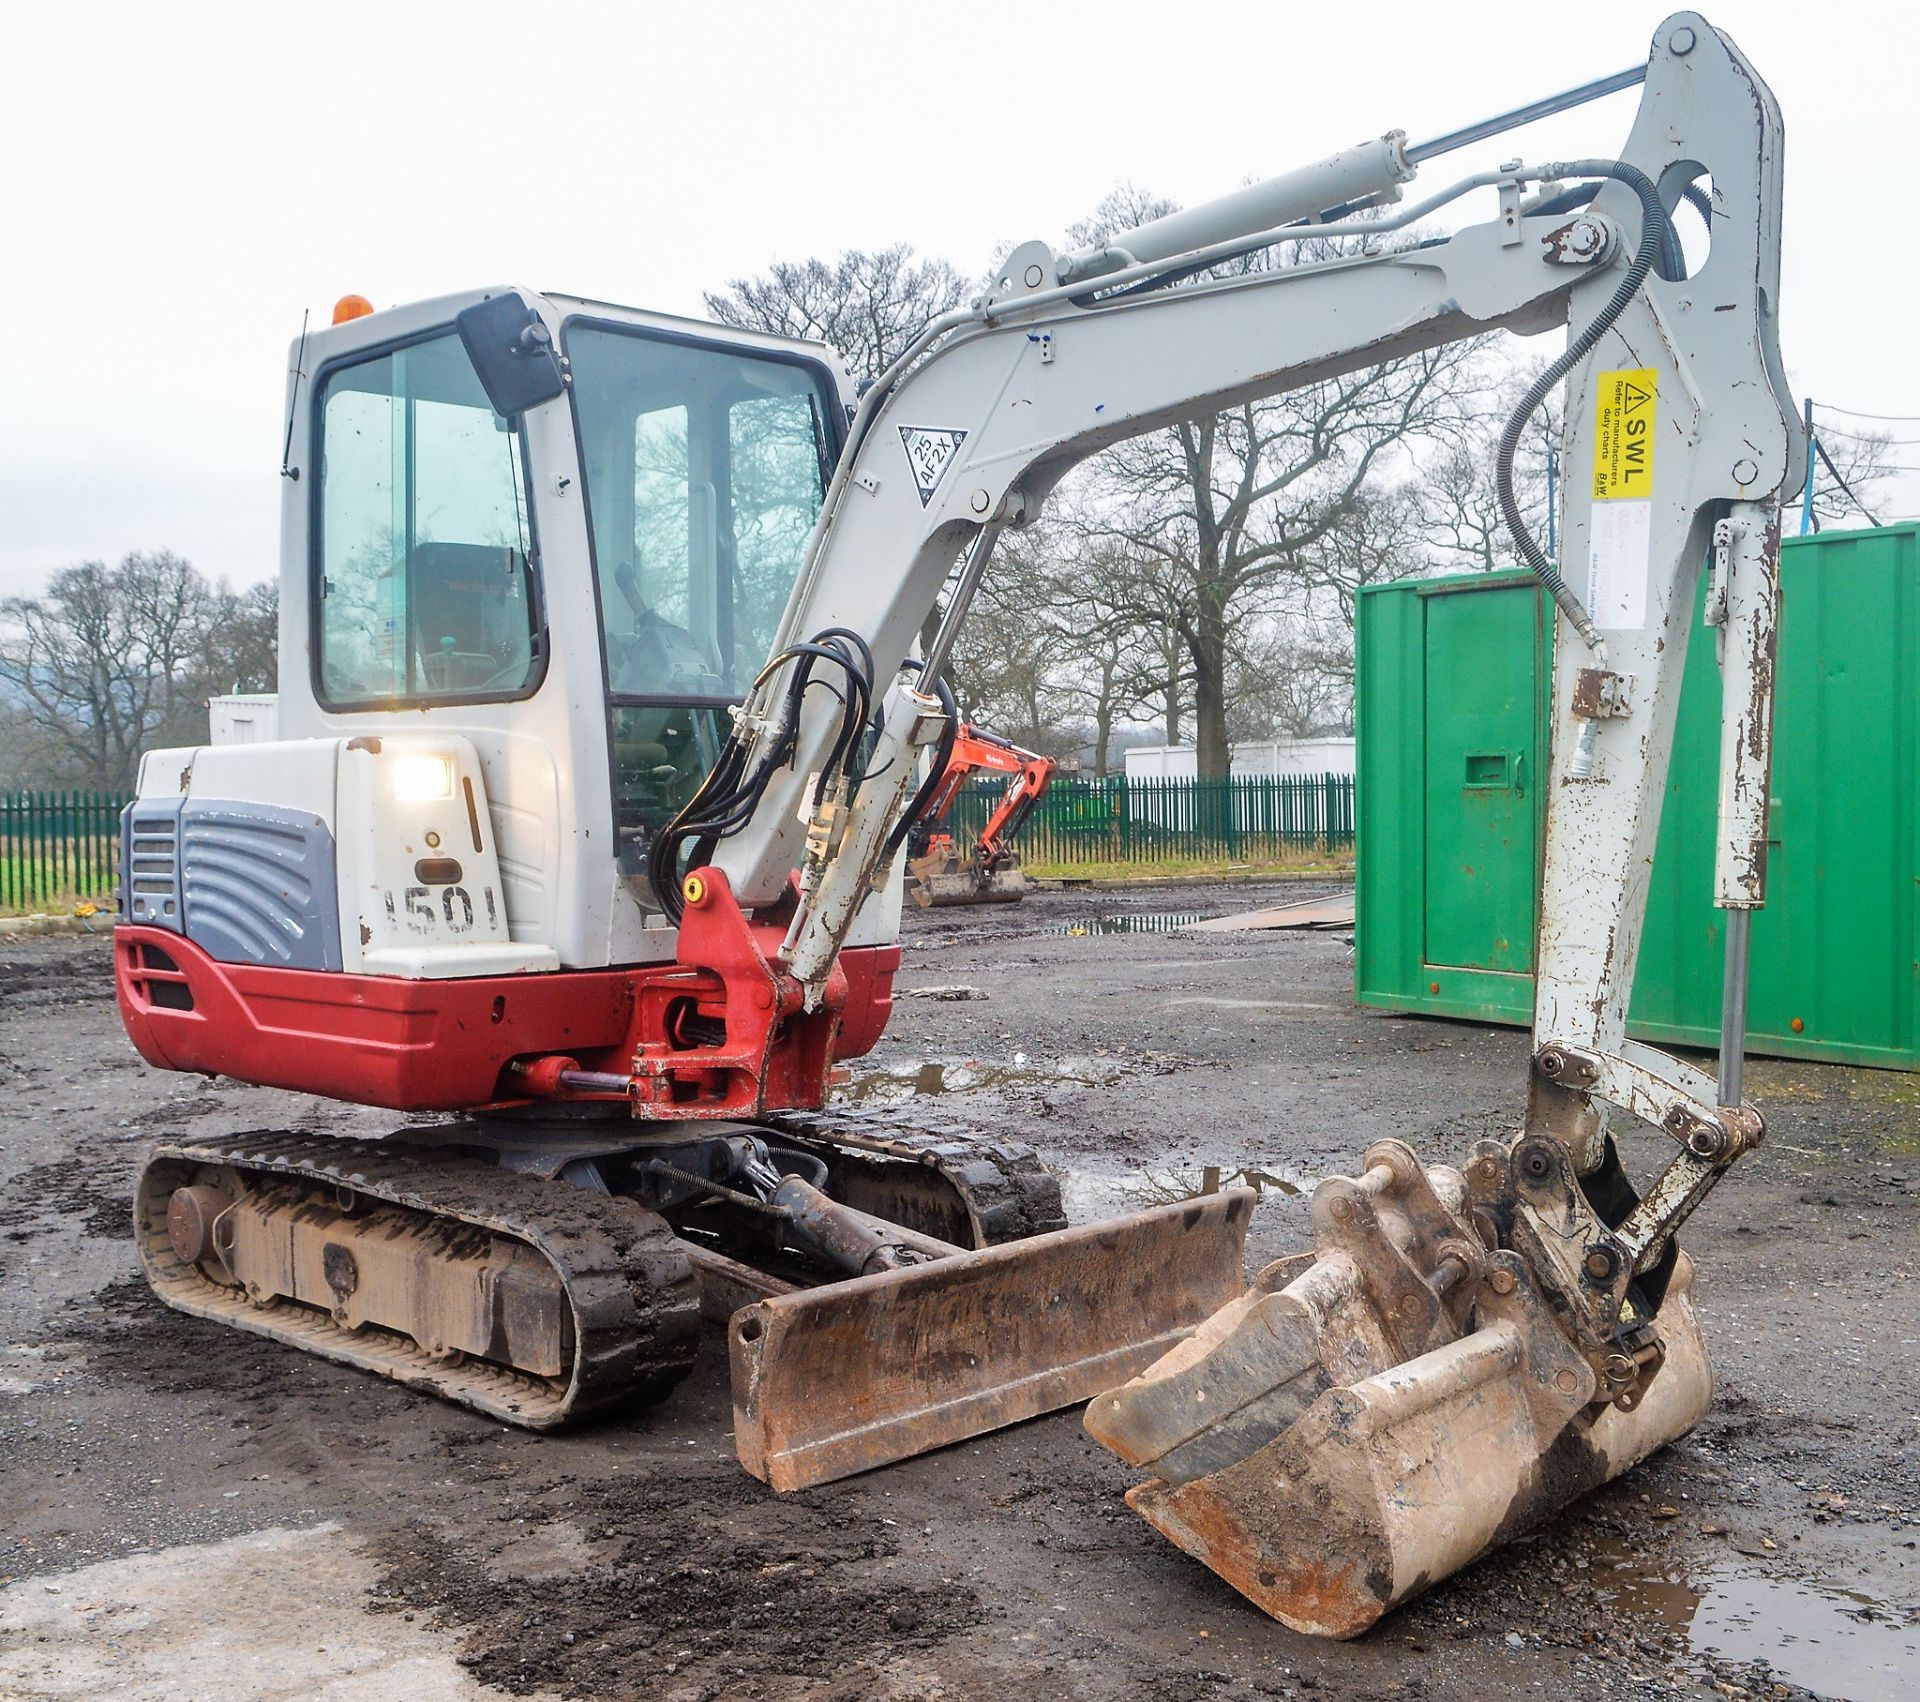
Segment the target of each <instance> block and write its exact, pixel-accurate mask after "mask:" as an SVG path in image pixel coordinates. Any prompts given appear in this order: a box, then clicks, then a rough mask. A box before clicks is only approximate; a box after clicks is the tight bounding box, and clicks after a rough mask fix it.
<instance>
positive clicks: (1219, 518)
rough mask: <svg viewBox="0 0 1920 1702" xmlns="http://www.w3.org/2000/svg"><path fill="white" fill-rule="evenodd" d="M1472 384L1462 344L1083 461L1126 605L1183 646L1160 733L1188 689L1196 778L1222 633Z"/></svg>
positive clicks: (1264, 261)
mask: <svg viewBox="0 0 1920 1702" xmlns="http://www.w3.org/2000/svg"><path fill="white" fill-rule="evenodd" d="M1170 206H1171V204H1170V203H1168V202H1166V201H1163V200H1159V199H1157V198H1155V197H1153V196H1152V195H1150V194H1148V193H1147V192H1145V191H1142V190H1140V189H1138V188H1135V187H1132V186H1127V187H1125V188H1122V189H1120V190H1117V191H1115V192H1114V194H1112V195H1110V196H1109V197H1108V198H1107V199H1106V201H1104V202H1103V203H1102V204H1101V206H1100V207H1099V208H1098V209H1097V210H1096V212H1095V214H1094V216H1093V218H1092V219H1091V220H1089V221H1088V222H1087V223H1086V224H1085V225H1083V226H1081V227H1079V228H1077V229H1076V230H1075V231H1074V232H1073V236H1074V238H1075V240H1076V241H1087V242H1096V241H1101V240H1104V239H1106V238H1107V237H1109V236H1110V235H1111V234H1112V233H1113V232H1115V231H1116V230H1118V229H1121V228H1124V227H1125V226H1126V225H1129V224H1132V223H1135V222H1137V221H1138V220H1140V219H1142V218H1151V217H1154V216H1157V215H1158V214H1160V213H1164V212H1166V211H1168V210H1169V208H1170ZM1343 252H1344V250H1343V249H1341V248H1339V247H1337V246H1335V245H1332V244H1328V243H1324V242H1314V243H1303V244H1300V245H1298V246H1297V247H1295V248H1291V249H1288V250H1286V251H1283V252H1279V253H1277V254H1272V255H1256V256H1251V257H1249V258H1247V259H1244V260H1240V261H1235V262H1233V263H1232V264H1231V266H1230V267H1229V268H1227V269H1226V270H1228V271H1230V272H1235V273H1239V272H1247V271H1259V270H1267V269H1271V268H1275V267H1282V268H1284V267H1290V266H1296V265H1307V264H1315V263H1319V262H1323V261H1327V260H1330V259H1334V258H1337V257H1338V256H1339V255H1340V254H1341V253H1343ZM1483 388H1484V381H1483V378H1482V376H1481V373H1480V370H1479V361H1478V357H1477V350H1476V347H1475V345H1471V344H1468V345H1455V346H1452V347H1443V348H1440V349H1434V350H1429V351H1426V352H1424V353H1422V354H1417V355H1413V356H1409V357H1407V358H1405V359H1402V360H1397V361H1392V362H1389V363H1388V364H1386V365H1384V366H1379V367H1374V368H1370V369H1366V370H1362V371H1359V372H1355V373H1351V374H1347V375H1345V376H1342V377H1339V378H1334V379H1329V380H1326V381H1324V382H1322V383H1319V384H1315V385H1310V386H1308V387H1306V388H1304V389H1301V390H1297V391H1294V392H1291V393H1290V394H1288V395H1285V396H1281V397H1277V398H1274V399H1272V400H1270V401H1265V402H1250V403H1247V404H1245V405H1243V406H1241V407H1239V408H1235V409H1233V410H1231V411H1229V412H1227V413H1223V414H1220V415H1217V416H1215V417H1212V418H1207V419H1201V420H1196V421H1193V422H1190V423H1188V424H1184V425H1180V426H1176V427H1173V428H1172V429H1170V430H1167V431H1161V432H1154V433H1151V434H1149V435H1147V436H1145V437H1142V438H1137V439H1134V440H1132V441H1129V442H1126V443H1122V444H1119V445H1117V446H1116V447H1114V448H1113V449H1111V450H1108V451H1107V452H1106V453H1105V454H1103V455H1102V456H1100V457H1099V458H1098V459H1097V460H1096V461H1095V462H1093V463H1091V464H1090V466H1089V468H1088V469H1087V471H1086V473H1085V475H1084V482H1083V486H1082V489H1083V493H1084V495H1083V507H1084V508H1085V509H1087V510H1088V511H1089V512H1091V514H1092V515H1093V516H1094V518H1093V520H1092V522H1091V526H1090V528H1089V530H1090V531H1092V532H1094V533H1097V534H1098V535H1100V536H1104V537H1105V538H1107V539H1109V540H1111V541H1112V542H1113V543H1114V544H1116V545H1117V546H1119V547H1120V548H1121V549H1122V550H1123V551H1124V553H1125V554H1126V556H1127V557H1128V558H1130V559H1132V560H1135V561H1138V562H1141V563H1143V564H1151V569H1150V572H1148V573H1146V574H1145V575H1143V578H1142V585H1143V593H1144V594H1143V597H1142V603H1143V605H1147V606H1150V607H1151V609H1152V615H1153V618H1156V619H1158V620H1160V621H1163V622H1164V623H1166V625H1167V626H1168V627H1170V628H1171V629H1172V632H1173V633H1174V634H1175V635H1177V638H1178V644H1179V649H1180V650H1181V651H1182V652H1183V653H1184V664H1185V665H1184V668H1182V669H1180V670H1178V671H1175V670H1172V669H1169V671H1168V672H1169V678H1168V682H1167V687H1166V689H1165V692H1164V695H1165V698H1166V700H1167V702H1168V707H1169V711H1170V713H1169V715H1168V721H1169V732H1170V733H1172V732H1173V730H1174V728H1175V727H1176V726H1177V724H1178V721H1179V718H1180V712H1181V709H1182V708H1183V706H1182V705H1180V704H1179V702H1178V699H1179V698H1180V696H1181V695H1182V694H1183V690H1184V687H1185V685H1186V684H1187V681H1188V680H1190V683H1191V691H1192V697H1191V704H1192V711H1193V720H1194V729H1195V744H1196V746H1197V747H1198V749H1197V756H1198V767H1199V772H1200V773H1201V774H1202V775H1204V776H1208V777H1223V776H1225V775H1226V774H1227V773H1228V771H1229V766H1230V756H1229V731H1228V722H1229V718H1230V716H1229V709H1230V698H1231V691H1230V678H1229V676H1230V672H1231V660H1232V656H1233V650H1234V634H1235V631H1236V628H1238V627H1240V626H1242V625H1244V624H1245V623H1246V622H1247V621H1249V620H1251V619H1253V618H1256V617H1257V615H1258V614H1259V613H1260V612H1261V611H1262V610H1263V609H1267V608H1271V607H1272V606H1274V604H1275V602H1276V601H1277V599H1278V588H1279V586H1280V584H1281V582H1283V581H1285V580H1286V579H1288V578H1289V577H1290V576H1298V575H1300V574H1301V573H1302V572H1303V570H1305V569H1306V567H1307V566H1308V564H1309V563H1310V562H1311V561H1312V559H1313V556H1314V552H1315V551H1316V549H1317V548H1318V547H1319V546H1320V545H1321V544H1322V543H1323V541H1324V540H1325V539H1326V538H1327V537H1328V535H1329V534H1330V533H1331V532H1333V531H1334V529H1335V528H1336V527H1338V526H1339V525H1341V524H1342V523H1343V522H1346V521H1349V520H1350V518H1351V516H1352V514H1353V513H1354V511H1355V509H1356V506H1357V505H1360V504H1363V503H1366V502H1369V501H1371V500H1373V498H1374V493H1375V491H1376V490H1377V488H1378V487H1379V486H1380V485H1381V484H1382V482H1383V481H1384V480H1386V479H1387V477H1388V476H1389V475H1390V473H1391V472H1392V471H1393V470H1394V469H1395V468H1397V467H1400V466H1402V465H1404V463H1405V461H1406V460H1407V458H1408V457H1409V456H1410V455H1411V454H1413V453H1414V452H1415V451H1416V449H1417V448H1418V447H1420V446H1422V445H1426V444H1435V443H1447V442H1451V441H1455V440H1457V438H1458V435H1459V432H1460V428H1461V426H1462V424H1463V422H1464V421H1465V420H1466V419H1468V418H1470V417H1471V414H1472V411H1473V408H1474V406H1475V405H1477V404H1478V402H1479V400H1480V393H1481V391H1482V389H1483ZM1182 675H1184V676H1186V678H1184V679H1183V678H1182V677H1181V676H1182Z"/></svg>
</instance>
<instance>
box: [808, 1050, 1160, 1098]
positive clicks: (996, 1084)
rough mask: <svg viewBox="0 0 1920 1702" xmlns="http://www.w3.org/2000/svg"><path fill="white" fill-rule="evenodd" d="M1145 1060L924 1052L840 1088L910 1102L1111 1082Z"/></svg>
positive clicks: (846, 1093) (845, 1094) (847, 1093)
mask: <svg viewBox="0 0 1920 1702" xmlns="http://www.w3.org/2000/svg"><path fill="white" fill-rule="evenodd" d="M1143 1068H1145V1065H1144V1063H1142V1062H1138V1061H1135V1060H1132V1059H1128V1058H1120V1057H1084V1058H1033V1057H1029V1056H1028V1055H1027V1054H1026V1053H1025V1052H1016V1053H1014V1054H1013V1056H1012V1057H1011V1058H924V1059H917V1060H914V1061H912V1062H908V1063H904V1064H892V1065H889V1066H888V1067H887V1068H885V1069H880V1070H868V1071H865V1072H864V1073H862V1074H860V1075H857V1076H855V1077H854V1078H853V1080H852V1081H850V1082H848V1083H847V1084H846V1085H845V1086H844V1087H842V1088H841V1089H840V1090H839V1094H840V1097H841V1098H842V1099H845V1100H848V1101H850V1102H851V1103H853V1104H855V1105H873V1106H878V1105H906V1104H909V1103H911V1102H912V1101H913V1100H916V1099H939V1098H944V1097H946V1096H948V1095H950V1094H961V1093H983V1092H987V1091H989V1090H991V1089H994V1088H1016V1089H1018V1088H1029V1089H1031V1088H1042V1089H1044V1088H1069V1089H1072V1088H1084V1087H1106V1086H1108V1085H1109V1084H1110V1083H1113V1082H1117V1081H1123V1080H1124V1079H1125V1078H1126V1077H1128V1076H1131V1075H1138V1074H1139V1073H1140V1071H1141V1070H1142V1069H1143Z"/></svg>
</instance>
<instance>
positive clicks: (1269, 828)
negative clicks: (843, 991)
mask: <svg viewBox="0 0 1920 1702" xmlns="http://www.w3.org/2000/svg"><path fill="white" fill-rule="evenodd" d="M1004 785H1005V782H1004V781H1002V780H1001V779H999V778H998V777H982V778H980V779H976V780H974V781H971V782H969V784H968V785H967V786H966V787H965V788H964V789H963V790H962V791H961V793H960V795H959V797H958V798H956V799H955V800H954V805H953V809H952V811H951V813H950V815H949V817H948V820H949V822H950V823H951V825H952V828H953V833H954V838H955V839H956V840H957V841H958V842H960V843H961V844H963V845H968V844H971V843H972V842H973V841H974V840H975V839H976V838H978V837H979V834H980V830H981V828H982V827H984V826H985V825H986V820H987V817H988V816H990V815H991V814H992V813H993V808H994V805H995V804H997V803H998V802H999V800H1000V794H1001V790H1002V788H1003V786H1004ZM1352 844H1353V776H1352V775H1351V774H1252V775H1238V776H1236V777H1234V778H1233V779H1231V780H1128V779H1125V778H1124V777H1122V776H1119V775H1116V776H1114V777H1113V778H1111V779H1108V780H1074V779H1067V778H1064V777H1063V778H1057V779H1055V781H1054V783H1053V785H1052V786H1051V787H1049V788H1048V790H1047V795H1046V796H1045V797H1044V798H1042V799H1041V800H1040V803H1039V806H1038V807H1037V808H1036V809H1035V810H1034V812H1033V814H1032V815H1031V816H1029V817H1028V818H1027V823H1026V825H1025V826H1024V827H1023V828H1021V830H1020V837H1019V841H1018V849H1019V851H1020V855H1021V858H1022V860H1023V861H1025V862H1028V863H1042V864H1044V863H1140V864H1152V863H1159V862H1174V861H1179V860H1183V859H1195V858H1199V859H1205V858H1230V859H1233V860H1236V861H1250V862H1258V861H1264V860H1268V859H1278V858H1281V857H1284V856H1286V855H1288V854H1289V853H1297V852H1300V851H1310V850H1337V849H1343V848H1345V847H1347V846H1350V845H1352Z"/></svg>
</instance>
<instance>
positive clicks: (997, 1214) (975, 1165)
mask: <svg viewBox="0 0 1920 1702" xmlns="http://www.w3.org/2000/svg"><path fill="white" fill-rule="evenodd" d="M766 1122H767V1124H768V1125H769V1126H770V1127H772V1128H776V1129H779V1130H782V1131H783V1132H785V1133H787V1134H790V1135H797V1136H799V1137H801V1138H802V1139H803V1140H809V1141H818V1142H826V1143H831V1142H832V1141H833V1139H834V1135H835V1133H836V1131H842V1132H845V1133H848V1134H853V1135H857V1136H859V1137H860V1139H861V1140H862V1141H869V1142H874V1143H884V1145H885V1149H886V1150H885V1151H884V1152H883V1153H881V1154H879V1155H878V1156H882V1157H895V1158H902V1159H910V1160H913V1161H915V1162H917V1163H921V1164H930V1165H932V1167H933V1168H934V1169H935V1170H936V1171H938V1172H939V1174H940V1175H942V1176H944V1177H945V1178H946V1179H947V1181H948V1182H949V1183H951V1184H952V1186H953V1188H954V1190H955V1192H957V1193H958V1194H959V1195H960V1197H961V1199H963V1200H964V1201H965V1202H966V1205H967V1210H968V1212H969V1213H970V1214H971V1216H972V1218H973V1221H974V1230H975V1240H974V1245H975V1246H977V1247H997V1246H1000V1245H1001V1244H1002V1243H1004V1242H1008V1241H1024V1240H1025V1239H1026V1238H1027V1237H1028V1236H1030V1235H1045V1234H1048V1233H1049V1232H1050V1231H1052V1230H1055V1229H1065V1228H1066V1226H1067V1216H1066V1212H1065V1210H1064V1208H1063V1207H1062V1206H1061V1203H1060V1180H1059V1178H1058V1177H1057V1176H1055V1175H1054V1174H1053V1172H1052V1171H1050V1170H1049V1169H1047V1167H1046V1166H1045V1165H1044V1164H1042V1163H1041V1162H1040V1155H1039V1154H1038V1153H1036V1152H1035V1151H1034V1150H1033V1148H1032V1147H1029V1146H1023V1145H1021V1144H1020V1143H1019V1142H1017V1141H1002V1140H995V1139H993V1138H992V1137H990V1136H987V1135H982V1134H978V1133H976V1132H975V1131H973V1130H971V1129H966V1128H962V1127H958V1126H951V1127H947V1128H941V1127H938V1126H937V1125H934V1124H932V1123H930V1122H927V1121H925V1120H923V1119H921V1118H918V1117H915V1118H913V1119H912V1120H910V1121H909V1120H907V1119H905V1118H901V1117H900V1116H899V1114H898V1113H894V1112H888V1111H857V1110H853V1109H851V1108H844V1109H843V1108H834V1109H831V1110H827V1111H781V1112H775V1113H773V1114H772V1115H771V1116H769V1117H768V1118H767V1119H766ZM844 1150H846V1151H847V1152H848V1153H850V1154H854V1155H858V1154H860V1153H861V1152H862V1151H864V1150H866V1149H864V1148H861V1147H847V1148H845V1149H844Z"/></svg>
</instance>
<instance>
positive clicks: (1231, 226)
mask: <svg viewBox="0 0 1920 1702" xmlns="http://www.w3.org/2000/svg"><path fill="white" fill-rule="evenodd" d="M1406 142H1407V137H1406V132H1405V131H1404V130H1390V131H1388V132H1387V134H1386V135H1384V136H1377V137H1375V138H1374V139H1373V140H1372V141H1371V142H1362V143H1360V144H1359V145H1358V146H1357V147H1352V148H1342V149H1341V150H1340V152H1339V153H1337V154H1329V155H1328V156H1327V157H1326V158H1325V159H1323V160H1318V161H1316V162H1315V163H1314V164H1312V165H1306V166H1301V167H1300V168H1299V169H1298V170H1296V171H1288V172H1282V173H1281V174H1280V175H1279V176H1278V177H1269V178H1266V179H1264V180H1262V181H1261V182H1259V183H1254V184H1250V185H1248V187H1247V188H1245V189H1236V190H1235V191H1234V192H1233V193H1232V194H1231V195H1222V196H1220V197H1219V198H1218V199H1217V200H1213V201H1202V202H1201V203H1200V205H1199V206H1197V207H1186V208H1183V209H1182V210H1181V211H1180V212H1177V213H1168V214H1167V215H1166V216H1165V217H1164V218H1159V219H1150V220H1148V222H1147V223H1146V224H1143V225H1135V226H1134V227H1133V229H1131V230H1123V231H1118V232H1116V233H1115V234H1114V236H1113V238H1112V240H1111V241H1110V242H1109V243H1107V244H1106V245H1105V246H1103V247H1099V248H1083V249H1081V250H1080V251H1079V252H1078V253H1077V254H1069V255H1066V256H1065V257H1064V258H1063V259H1062V260H1061V261H1060V282H1061V283H1063V284H1074V283H1078V282H1080V280H1081V279H1083V278H1097V277H1099V276H1101V275H1102V274H1103V273H1107V272H1117V271H1119V270H1120V269H1121V268H1122V267H1123V266H1130V265H1132V264H1133V263H1134V262H1135V261H1136V260H1167V259H1171V258H1172V257H1173V256H1174V255H1176V254H1188V253H1191V252H1192V251H1193V250H1194V249H1196V248H1205V247H1206V246H1207V245H1208V244H1209V243H1215V242H1230V241H1232V240H1233V238H1235V237H1236V236H1251V235H1253V234H1254V233H1255V232H1256V231H1263V230H1277V229H1278V228H1279V227H1280V226H1282V225H1290V224H1296V223H1298V222H1300V221H1301V220H1309V221H1311V220H1315V219H1318V218H1319V217H1320V215H1321V214H1322V213H1324V212H1326V211H1327V210H1328V209H1330V208H1333V207H1342V208H1350V207H1352V206H1353V205H1354V204H1356V203H1358V204H1360V205H1363V206H1371V205H1375V204H1377V203H1379V202H1381V201H1397V200H1399V199H1400V185H1401V184H1403V183H1407V182H1410V181H1411V180H1412V178H1413V176H1414V171H1415V168H1414V166H1413V165H1412V164H1410V163H1409V162H1408V159H1407V148H1406Z"/></svg>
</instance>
